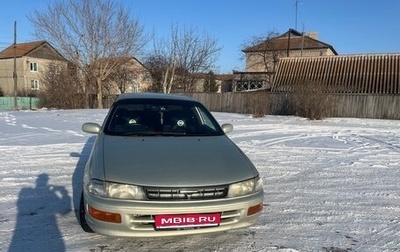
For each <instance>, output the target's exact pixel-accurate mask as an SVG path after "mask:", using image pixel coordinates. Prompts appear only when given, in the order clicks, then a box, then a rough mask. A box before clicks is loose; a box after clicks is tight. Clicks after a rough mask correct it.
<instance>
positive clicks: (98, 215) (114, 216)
mask: <svg viewBox="0 0 400 252" xmlns="http://www.w3.org/2000/svg"><path fill="white" fill-rule="evenodd" d="M88 212H89V214H90V216H92V217H93V218H95V219H96V220H101V221H105V222H112V223H121V222H122V221H121V215H120V214H118V213H109V212H103V211H100V210H97V209H96V208H93V207H91V206H88Z"/></svg>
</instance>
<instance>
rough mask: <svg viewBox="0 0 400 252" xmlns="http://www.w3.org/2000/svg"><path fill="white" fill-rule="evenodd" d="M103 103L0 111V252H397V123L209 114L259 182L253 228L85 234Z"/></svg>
mask: <svg viewBox="0 0 400 252" xmlns="http://www.w3.org/2000/svg"><path fill="white" fill-rule="evenodd" d="M106 112H107V111H106V110H70V111H3V112H1V111H0V182H1V187H0V188H1V190H0V209H1V211H0V251H13V252H14V251H43V252H44V251H91V252H95V251H96V252H97V251H99V252H100V251H175V252H178V251H180V252H183V251H207V252H211V251H226V252H228V251H229V252H230V251H237V252H246V251H249V252H250V251H263V252H266V251H279V252H293V251H326V252H342V251H400V121H391V120H371V119H349V118H329V119H325V120H323V121H308V120H306V119H303V118H298V117H283V116H267V117H265V118H261V119H254V118H251V117H250V116H248V115H238V114H228V113H214V115H215V116H216V118H217V119H218V120H219V122H220V123H225V122H230V123H232V124H234V128H235V130H234V131H233V132H232V133H231V134H229V136H230V137H231V139H232V140H233V141H234V142H236V144H237V145H239V147H241V148H242V149H243V151H244V152H245V153H247V154H248V156H249V157H250V159H251V160H252V161H253V162H254V164H255V165H256V166H257V168H258V169H259V171H260V174H261V176H262V177H263V179H264V191H265V202H264V203H265V207H264V210H263V213H262V216H261V218H260V219H259V221H258V224H257V225H255V226H253V227H251V228H248V229H244V230H237V231H232V232H227V233H222V234H219V235H199V236H189V237H178V238H168V239H165V238H163V239H159V238H157V239H154V238H151V239H150V238H147V239H142V238H141V239H128V238H110V237H104V236H101V235H97V234H87V233H84V232H83V231H82V230H81V228H80V226H79V225H78V223H77V220H76V215H75V214H76V213H75V211H74V210H73V209H74V205H75V206H76V205H77V204H78V202H77V200H79V198H78V196H79V193H80V184H81V181H82V172H83V166H84V163H85V161H86V160H87V157H88V154H89V151H90V147H91V145H92V144H93V141H94V136H92V135H88V134H85V133H83V132H82V131H81V130H80V127H81V124H82V123H83V122H86V121H94V122H98V123H101V122H102V121H103V118H104V116H105V114H106Z"/></svg>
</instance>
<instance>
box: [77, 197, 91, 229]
mask: <svg viewBox="0 0 400 252" xmlns="http://www.w3.org/2000/svg"><path fill="white" fill-rule="evenodd" d="M85 216H86V210H85V202H84V200H83V192H82V195H81V201H80V204H79V224H80V225H81V227H82V229H83V231H85V232H87V233H93V230H92V229H91V228H90V227H89V225H88V224H87V222H86V217H85Z"/></svg>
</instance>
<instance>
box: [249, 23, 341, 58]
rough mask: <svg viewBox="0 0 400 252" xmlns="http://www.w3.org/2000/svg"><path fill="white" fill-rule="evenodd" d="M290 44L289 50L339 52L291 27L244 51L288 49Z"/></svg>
mask: <svg viewBox="0 0 400 252" xmlns="http://www.w3.org/2000/svg"><path fill="white" fill-rule="evenodd" d="M288 46H289V50H306V49H308V50H309V49H330V50H331V51H332V52H333V53H334V54H335V55H337V54H338V53H337V52H336V51H335V49H334V48H333V46H331V45H329V44H327V43H324V42H322V41H319V40H317V39H314V38H311V37H309V36H307V35H304V34H303V33H300V32H298V31H296V30H293V29H290V30H289V31H287V32H286V33H284V34H282V35H280V36H278V37H275V38H271V39H268V40H265V41H264V42H262V43H260V44H257V45H255V46H251V47H248V48H246V49H244V50H243V52H244V53H251V52H265V51H286V50H287V49H288Z"/></svg>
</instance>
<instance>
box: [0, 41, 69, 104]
mask: <svg viewBox="0 0 400 252" xmlns="http://www.w3.org/2000/svg"><path fill="white" fill-rule="evenodd" d="M14 58H16V74H17V87H16V90H15V88H14V77H13V76H14V74H13V73H14ZM67 64H68V61H67V60H66V59H65V58H64V57H63V56H62V55H61V54H60V53H59V52H58V51H57V50H56V49H54V48H53V47H52V46H51V45H50V44H49V43H48V42H46V41H36V42H29V43H20V44H16V45H15V46H14V45H11V46H9V47H7V48H6V49H4V50H3V51H1V52H0V88H1V89H2V90H3V92H4V95H5V96H11V95H14V91H17V93H18V95H20V96H28V95H30V94H32V93H35V92H37V91H38V90H41V88H42V87H41V84H40V82H41V77H42V75H43V73H45V72H46V71H47V70H48V69H49V67H50V66H51V65H59V66H67Z"/></svg>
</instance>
